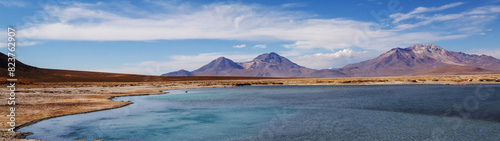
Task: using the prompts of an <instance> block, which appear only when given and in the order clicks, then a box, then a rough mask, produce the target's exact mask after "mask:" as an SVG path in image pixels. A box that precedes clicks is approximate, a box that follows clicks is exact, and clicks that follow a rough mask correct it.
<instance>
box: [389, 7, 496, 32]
mask: <svg viewBox="0 0 500 141" xmlns="http://www.w3.org/2000/svg"><path fill="white" fill-rule="evenodd" d="M461 4H462V3H452V4H448V5H444V6H441V7H434V8H425V7H419V8H417V9H415V10H414V11H412V12H410V13H407V14H403V13H396V14H392V15H391V16H390V17H391V18H392V19H393V23H398V22H400V21H402V20H407V19H415V20H417V22H407V23H404V24H399V25H396V27H395V28H394V29H396V30H406V29H411V28H415V27H421V26H425V25H431V24H433V23H441V24H442V23H444V24H445V25H444V26H439V28H443V29H442V30H444V29H450V30H451V31H453V30H454V29H469V30H468V32H473V33H477V32H479V31H481V30H482V29H483V28H484V25H485V24H487V23H490V22H491V21H493V20H495V19H496V18H497V17H498V13H500V6H482V7H477V8H474V9H472V10H469V11H465V12H461V13H456V14H434V15H432V16H427V15H425V14H420V13H425V12H430V11H440V10H444V9H447V8H452V7H455V6H458V5H461ZM439 28H437V29H439ZM461 31H464V30H461ZM468 34H470V33H468Z"/></svg>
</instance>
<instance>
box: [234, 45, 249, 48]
mask: <svg viewBox="0 0 500 141" xmlns="http://www.w3.org/2000/svg"><path fill="white" fill-rule="evenodd" d="M246 46H247V45H245V44H241V45H234V46H233V47H234V48H244V47H246Z"/></svg>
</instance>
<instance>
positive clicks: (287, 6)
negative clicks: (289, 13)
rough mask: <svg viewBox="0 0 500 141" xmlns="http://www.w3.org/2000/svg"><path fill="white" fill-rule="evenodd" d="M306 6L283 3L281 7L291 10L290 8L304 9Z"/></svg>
mask: <svg viewBox="0 0 500 141" xmlns="http://www.w3.org/2000/svg"><path fill="white" fill-rule="evenodd" d="M304 6H306V5H305V4H303V3H285V4H282V5H281V7H284V8H291V7H304Z"/></svg>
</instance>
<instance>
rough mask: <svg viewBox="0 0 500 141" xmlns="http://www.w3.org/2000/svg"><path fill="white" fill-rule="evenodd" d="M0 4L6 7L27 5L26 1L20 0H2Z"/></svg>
mask: <svg viewBox="0 0 500 141" xmlns="http://www.w3.org/2000/svg"><path fill="white" fill-rule="evenodd" d="M0 5H3V6H5V7H25V6H26V3H25V2H23V1H20V0H0Z"/></svg>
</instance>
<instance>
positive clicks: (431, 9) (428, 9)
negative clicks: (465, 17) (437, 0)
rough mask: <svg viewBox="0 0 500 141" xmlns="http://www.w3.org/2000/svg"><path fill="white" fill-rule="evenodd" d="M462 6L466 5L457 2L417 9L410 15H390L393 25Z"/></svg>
mask: <svg viewBox="0 0 500 141" xmlns="http://www.w3.org/2000/svg"><path fill="white" fill-rule="evenodd" d="M462 4H464V3H463V2H455V3H451V4H447V5H443V6H440V7H417V8H415V9H414V10H413V11H411V12H410V13H407V14H403V13H396V14H392V15H390V17H391V18H393V19H394V21H393V23H398V22H400V21H403V20H407V19H411V18H415V17H417V15H416V14H420V13H427V12H436V11H442V10H446V9H448V8H453V7H457V6H460V5H462Z"/></svg>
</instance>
